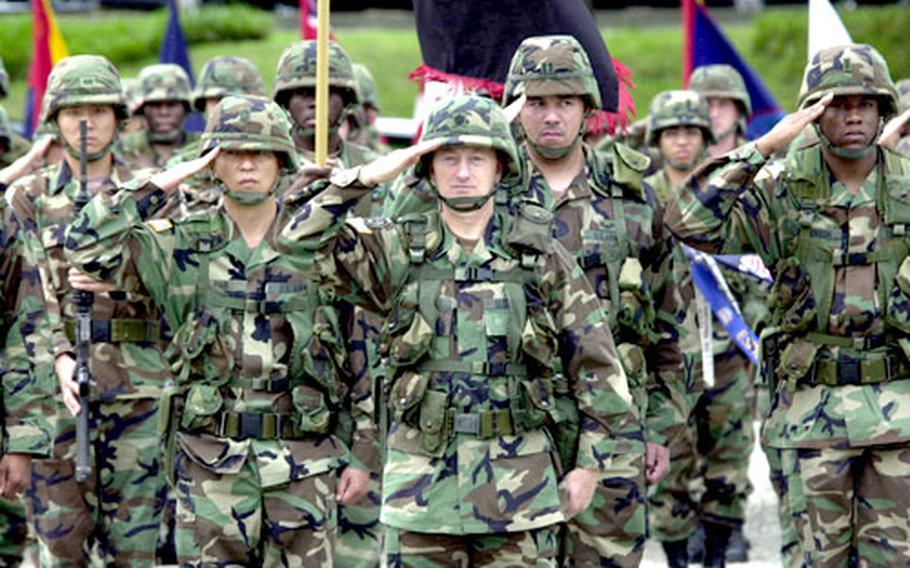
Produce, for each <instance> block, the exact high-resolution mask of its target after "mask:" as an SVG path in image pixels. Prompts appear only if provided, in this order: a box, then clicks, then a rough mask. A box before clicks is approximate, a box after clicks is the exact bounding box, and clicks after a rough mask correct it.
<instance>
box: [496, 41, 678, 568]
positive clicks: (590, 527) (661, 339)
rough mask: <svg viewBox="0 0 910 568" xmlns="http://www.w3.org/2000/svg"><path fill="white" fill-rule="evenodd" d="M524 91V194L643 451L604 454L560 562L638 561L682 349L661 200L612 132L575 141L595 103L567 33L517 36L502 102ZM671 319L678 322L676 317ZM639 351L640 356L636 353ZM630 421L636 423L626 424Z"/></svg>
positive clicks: (661, 468)
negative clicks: (610, 362)
mask: <svg viewBox="0 0 910 568" xmlns="http://www.w3.org/2000/svg"><path fill="white" fill-rule="evenodd" d="M522 95H524V96H526V97H527V101H526V102H525V103H524V106H523V108H522V109H521V112H520V113H519V115H518V121H519V123H520V125H521V130H522V132H523V135H524V140H525V143H524V144H523V146H522V148H521V151H522V153H523V157H524V158H525V160H526V163H527V165H528V168H529V176H530V179H529V181H528V183H529V185H530V186H531V187H530V189H529V192H530V193H531V194H537V195H543V196H544V199H546V200H547V201H549V202H552V203H553V205H552V210H553V212H554V215H555V223H554V232H553V236H554V237H555V238H556V239H557V240H558V241H559V242H560V244H562V245H563V246H565V248H566V249H567V250H568V251H569V252H570V253H572V254H573V255H574V256H575V258H576V259H577V260H578V261H579V264H580V265H581V267H582V269H583V270H584V272H585V275H586V277H587V280H588V282H589V283H590V284H591V286H592V287H593V288H594V289H595V291H596V293H597V295H598V297H599V298H600V301H601V303H602V306H603V309H604V311H605V312H607V313H608V314H610V318H609V323H610V328H611V331H612V332H613V341H614V342H615V343H616V346H617V350H618V352H619V355H620V358H621V360H622V363H623V366H624V368H625V371H626V375H627V376H628V378H629V386H630V389H631V390H632V394H633V398H634V400H635V403H636V406H637V408H638V409H639V411H640V413H641V416H642V417H643V418H644V426H645V431H646V436H645V439H646V440H647V442H648V443H647V454H646V455H643V454H625V455H619V456H615V457H614V459H613V461H612V463H611V464H610V466H609V467H608V468H607V471H606V475H605V476H604V478H603V479H602V480H601V481H600V483H599V484H598V487H597V493H596V494H595V496H594V501H593V503H592V506H591V507H589V508H588V509H587V510H585V511H584V512H583V513H581V514H580V515H578V516H577V517H575V518H573V519H572V520H571V521H570V522H569V524H568V537H569V538H568V539H567V542H566V550H565V551H564V557H565V560H566V563H567V564H570V565H576V564H577V565H579V566H588V565H601V566H603V565H608V566H638V565H639V564H640V562H641V557H642V553H643V551H644V542H645V537H646V521H647V518H646V511H645V503H646V496H647V489H646V483H651V484H653V483H656V482H657V481H658V480H659V479H660V478H661V477H662V476H663V475H664V474H665V473H666V471H667V468H668V460H669V452H668V450H667V448H666V445H667V443H668V440H669V439H670V438H671V437H673V436H674V435H675V433H677V432H679V431H680V430H681V427H682V424H683V423H684V421H685V415H686V413H685V411H684V410H682V409H679V408H677V407H676V404H675V403H678V402H679V400H680V398H681V397H680V396H677V397H676V398H675V399H674V397H673V393H674V392H675V393H676V394H677V395H682V394H683V393H684V392H685V384H684V383H683V377H684V375H683V369H682V357H681V355H680V352H679V347H678V345H677V338H678V330H677V328H676V326H675V325H674V323H673V322H674V321H676V318H677V317H680V318H681V316H682V313H683V312H682V309H681V306H680V305H679V302H678V301H677V296H676V295H675V294H676V290H675V286H674V285H673V274H672V254H671V253H672V246H671V245H670V243H669V240H668V237H669V234H668V233H666V232H665V231H664V228H663V217H662V214H663V213H662V210H661V208H660V207H658V206H656V204H655V200H654V196H653V195H652V194H651V189H650V188H649V187H647V185H646V184H644V183H643V182H642V177H643V176H642V172H643V171H644V170H645V169H646V168H647V166H648V159H647V158H646V157H645V156H643V155H641V154H639V153H637V152H635V151H634V150H631V149H630V148H628V147H627V146H624V145H622V144H620V143H618V142H616V143H614V144H612V145H606V146H603V147H601V148H600V149H594V148H591V147H590V146H588V145H586V144H584V143H583V141H582V135H583V131H584V125H585V119H586V117H587V115H588V113H590V112H595V111H597V110H598V109H600V90H599V88H598V86H597V80H596V79H595V77H594V72H593V69H592V67H591V63H590V61H589V60H588V56H587V54H586V53H585V51H584V49H583V48H582V46H581V45H580V44H579V43H578V41H577V40H576V39H575V38H573V37H571V36H539V37H532V38H528V39H525V40H524V41H523V42H522V43H521V45H519V47H518V49H517V50H516V52H515V55H514V56H513V58H512V62H511V66H510V69H509V74H508V77H507V79H506V85H505V93H504V100H503V103H504V104H511V103H513V102H514V101H515V100H516V99H518V98H519V97H520V96H522ZM678 323H680V324H681V321H679V322H678ZM646 361H647V365H646V364H645V362H646ZM636 427H637V426H636Z"/></svg>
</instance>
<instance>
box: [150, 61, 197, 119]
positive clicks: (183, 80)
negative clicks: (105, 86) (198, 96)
mask: <svg viewBox="0 0 910 568" xmlns="http://www.w3.org/2000/svg"><path fill="white" fill-rule="evenodd" d="M139 85H140V86H139V94H140V101H139V106H138V107H137V108H136V112H137V113H139V114H141V113H142V111H143V107H145V104H146V103H153V102H166V101H177V102H181V103H183V106H184V107H186V112H191V111H192V110H193V109H192V106H191V104H190V102H191V101H190V99H191V97H192V95H191V94H190V78H189V76H188V75H187V74H186V71H184V70H183V68H182V67H180V66H179V65H175V64H173V63H158V64H157V65H149V66H148V67H146V68H144V69H143V70H142V71H141V72H140V73H139Z"/></svg>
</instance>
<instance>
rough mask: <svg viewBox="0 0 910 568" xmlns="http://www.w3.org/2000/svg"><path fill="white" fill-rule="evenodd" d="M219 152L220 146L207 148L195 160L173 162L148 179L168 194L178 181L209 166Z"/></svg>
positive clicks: (178, 183) (175, 187)
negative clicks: (173, 163)
mask: <svg viewBox="0 0 910 568" xmlns="http://www.w3.org/2000/svg"><path fill="white" fill-rule="evenodd" d="M220 153H221V148H217V147H216V148H214V149H213V150H209V151H208V152H207V153H206V154H205V155H203V156H201V157H199V158H196V159H195V160H187V161H186V162H180V163H179V164H175V165H174V166H171V167H170V168H168V169H166V170H164V171H162V172H158V173H157V174H155V175H153V176H152V177H150V178H149V181H150V182H152V183H153V184H155V185H156V186H158V187H160V188H161V189H162V190H164V192H165V193H168V194H170V193H171V192H172V191H174V190H175V189H177V186H178V185H180V182H182V181H183V180H185V179H187V178H190V177H192V176H194V175H196V174H198V173H199V172H201V171H202V170H204V169H205V168H207V167H209V166H210V165H211V164H212V163H213V162H214V161H215V158H217V157H218V154H220Z"/></svg>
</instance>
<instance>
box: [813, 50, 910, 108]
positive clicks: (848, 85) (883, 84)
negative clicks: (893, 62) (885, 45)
mask: <svg viewBox="0 0 910 568" xmlns="http://www.w3.org/2000/svg"><path fill="white" fill-rule="evenodd" d="M828 93H833V94H835V95H872V96H875V97H878V98H879V100H880V101H881V103H882V104H881V105H880V112H881V114H882V116H884V117H887V116H889V115H891V114H894V112H895V111H896V110H897V108H898V102H897V91H896V90H895V88H894V83H893V82H892V81H891V74H890V73H889V72H888V63H887V62H886V61H885V58H884V57H882V56H881V54H880V53H879V52H878V51H876V50H875V48H874V47H872V46H871V45H864V44H856V45H843V46H838V47H828V48H825V49H822V50H820V51H819V52H818V53H816V54H815V55H813V56H812V59H811V60H810V61H809V63H808V65H806V72H805V74H804V75H803V83H802V86H801V87H800V89H799V104H798V106H799V108H806V107H808V106H811V105H813V104H815V103H817V102H818V101H819V100H820V99H821V98H822V97H824V96H825V95H827V94H828Z"/></svg>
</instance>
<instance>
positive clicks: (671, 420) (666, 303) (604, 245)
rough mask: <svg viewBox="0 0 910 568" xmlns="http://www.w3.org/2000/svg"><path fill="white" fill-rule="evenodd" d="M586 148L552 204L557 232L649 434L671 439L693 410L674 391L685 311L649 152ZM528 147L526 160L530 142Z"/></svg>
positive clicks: (536, 179) (535, 188)
mask: <svg viewBox="0 0 910 568" xmlns="http://www.w3.org/2000/svg"><path fill="white" fill-rule="evenodd" d="M584 150H585V157H586V160H585V170H584V172H582V173H580V174H579V175H578V176H577V177H576V178H575V179H574V180H573V181H572V183H571V184H570V185H569V187H568V188H567V189H566V191H565V193H563V194H562V195H560V196H559V197H558V198H555V202H554V203H553V205H552V210H553V212H554V214H555V217H556V219H555V222H554V227H553V228H554V231H553V233H554V236H555V237H556V239H557V240H559V242H560V244H562V245H563V246H564V247H565V248H566V249H567V250H568V251H569V252H570V253H572V254H573V255H574V256H575V258H576V260H577V261H578V263H579V265H581V267H582V269H583V270H584V271H585V275H586V276H587V278H588V281H589V282H590V283H591V286H592V287H593V288H594V290H595V292H596V293H597V296H598V297H599V298H600V299H601V301H602V303H603V306H604V309H605V310H606V311H607V313H609V314H610V326H611V329H612V331H613V340H614V342H615V343H616V345H617V347H618V349H619V355H620V357H621V358H622V360H623V364H624V366H625V370H626V374H627V376H628V377H629V386H630V387H632V392H633V395H634V396H635V398H636V402H637V404H638V407H639V408H640V409H641V410H642V415H643V416H645V417H646V420H645V423H646V425H647V436H646V439H647V440H648V441H649V442H655V443H660V444H666V443H667V440H668V438H669V437H672V436H674V435H675V434H676V433H677V432H678V431H679V429H680V428H682V427H683V426H684V424H685V422H686V415H687V413H688V411H687V410H686V409H685V408H680V407H679V405H678V402H679V401H681V400H682V399H681V397H674V396H672V395H673V393H678V394H682V393H684V392H685V383H684V374H683V363H682V355H681V353H680V349H679V335H680V326H681V325H682V321H683V318H684V316H685V311H684V308H683V306H682V302H681V300H680V297H679V291H678V290H677V289H676V282H675V280H674V277H673V276H674V275H673V271H674V267H673V265H674V258H673V255H672V251H673V247H672V244H671V237H670V234H669V233H668V232H667V231H666V229H665V228H664V224H663V209H662V207H661V206H660V205H659V203H658V202H657V201H656V200H655V198H654V195H653V194H652V192H651V189H650V188H649V187H648V186H647V185H646V184H643V182H642V172H643V171H644V170H645V169H646V168H647V163H648V162H647V158H646V157H645V156H643V155H641V154H638V153H636V152H633V151H631V150H630V149H629V148H628V147H626V146H623V145H621V144H618V143H616V144H613V145H611V146H607V147H604V148H603V149H601V150H595V149H592V148H590V147H587V146H586V147H585V149H584ZM524 153H525V157H526V158H527V149H526V148H525V149H524ZM526 163H527V164H528V166H529V168H530V175H529V186H530V187H529V190H528V191H529V192H530V194H532V195H535V194H538V193H546V194H549V195H550V196H551V197H550V200H553V192H552V190H550V188H549V186H548V185H547V181H546V179H545V178H544V177H543V175H542V174H541V173H540V172H539V171H537V169H536V168H535V167H534V166H533V162H531V160H530V159H527V161H526ZM617 206H618V207H617ZM618 223H622V224H623V225H624V226H622V227H617V224H618ZM614 302H618V303H619V306H616V305H613V303H614ZM645 362H647V364H645ZM674 401H675V402H674Z"/></svg>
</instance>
